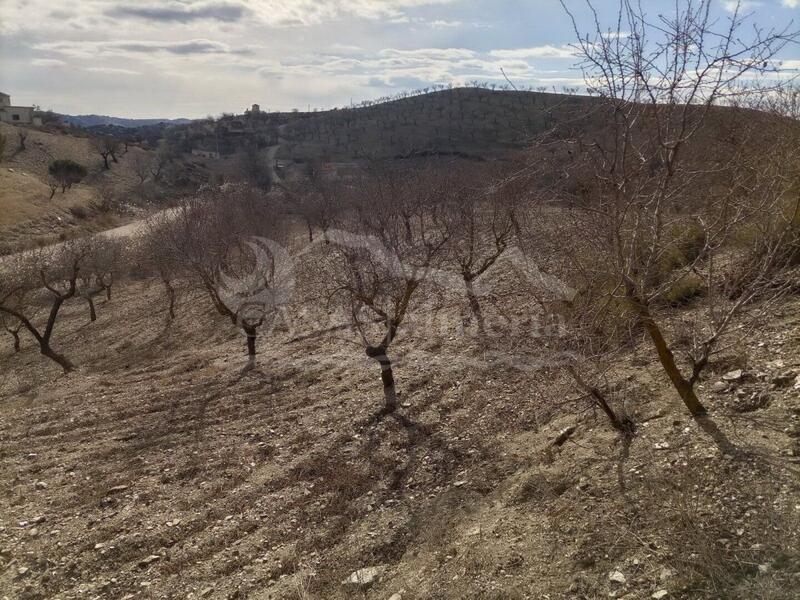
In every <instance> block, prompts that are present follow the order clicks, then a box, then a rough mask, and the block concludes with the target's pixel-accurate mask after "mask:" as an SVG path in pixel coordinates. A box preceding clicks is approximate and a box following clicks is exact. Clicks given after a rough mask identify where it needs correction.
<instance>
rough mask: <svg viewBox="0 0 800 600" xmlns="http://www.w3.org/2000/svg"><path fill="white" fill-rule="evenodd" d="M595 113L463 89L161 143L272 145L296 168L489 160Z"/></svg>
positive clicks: (557, 102) (541, 98)
mask: <svg viewBox="0 0 800 600" xmlns="http://www.w3.org/2000/svg"><path fill="white" fill-rule="evenodd" d="M596 106H598V103H597V102H596V100H594V99H592V98H588V97H585V96H569V95H563V94H545V93H538V92H510V91H490V90H485V89H472V88H463V89H452V90H444V91H437V92H432V93H428V94H422V95H418V96H410V97H407V98H403V99H398V100H393V101H391V102H385V103H382V104H376V105H367V106H359V107H353V108H344V109H336V110H328V111H322V112H313V113H307V112H298V113H247V114H245V115H234V116H225V117H223V118H221V119H219V120H218V121H216V122H211V121H196V122H193V123H190V124H188V125H184V126H176V127H173V128H170V130H169V131H168V132H167V134H166V135H167V138H168V139H169V140H171V143H172V144H173V145H174V146H175V147H178V148H180V149H181V150H182V151H183V152H191V151H192V150H205V151H209V150H211V151H217V152H220V153H221V154H223V155H226V154H234V153H236V152H239V151H242V150H243V149H247V150H248V151H252V149H253V148H261V149H263V148H265V147H269V146H275V145H279V146H280V150H279V151H278V155H277V156H278V158H279V159H282V160H296V161H305V160H312V159H318V160H324V161H326V162H330V161H348V160H354V159H393V158H407V157H412V156H430V155H458V156H463V157H471V158H491V157H498V156H503V155H505V154H506V153H508V152H509V151H512V150H519V149H522V148H525V147H526V146H527V144H528V143H529V142H530V140H531V138H532V137H533V136H535V135H537V134H540V133H542V132H543V131H546V130H548V129H549V128H551V127H554V126H555V125H556V124H557V123H560V124H565V123H569V122H570V121H572V120H574V119H578V118H582V117H587V116H589V115H590V114H591V111H592V110H594V108H595V107H596ZM593 122H595V123H600V124H602V120H593Z"/></svg>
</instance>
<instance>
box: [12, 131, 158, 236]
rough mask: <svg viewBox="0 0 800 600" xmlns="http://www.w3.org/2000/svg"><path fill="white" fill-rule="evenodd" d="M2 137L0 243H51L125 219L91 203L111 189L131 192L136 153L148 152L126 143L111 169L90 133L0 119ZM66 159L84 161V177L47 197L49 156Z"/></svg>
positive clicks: (126, 192) (94, 202) (123, 193)
mask: <svg viewBox="0 0 800 600" xmlns="http://www.w3.org/2000/svg"><path fill="white" fill-rule="evenodd" d="M18 130H23V131H25V132H26V133H27V135H28V138H27V140H26V142H25V145H26V149H25V150H23V151H18V150H17V144H18V135H17V132H18ZM0 134H2V135H4V136H5V137H6V140H7V141H6V150H5V155H4V157H2V160H0V248H4V249H6V251H10V250H13V249H14V248H15V247H18V246H31V245H36V244H49V243H53V242H54V241H56V240H58V239H59V238H63V237H65V236H75V235H82V234H85V233H87V232H94V231H101V230H104V229H108V228H110V227H113V226H115V225H116V224H119V223H120V222H123V221H124V220H125V218H124V217H123V216H120V215H111V214H108V213H103V212H99V211H97V210H94V209H93V208H92V206H93V204H96V203H97V201H98V200H99V199H100V197H101V190H102V189H103V188H109V189H112V190H114V193H115V194H116V195H117V196H118V197H120V198H122V199H123V201H124V198H125V197H126V195H130V194H132V193H133V192H134V191H135V188H136V185H137V183H138V181H139V180H138V179H137V177H136V175H135V172H134V170H133V163H134V161H135V157H136V156H139V155H146V154H147V151H146V150H143V149H141V148H136V147H130V148H129V150H128V152H127V153H125V154H121V155H118V160H119V162H118V163H116V164H112V168H111V169H110V170H109V171H105V170H104V169H103V168H102V164H103V163H102V158H101V157H100V155H99V154H97V153H95V152H94V151H92V149H91V141H90V138H88V137H84V136H81V135H78V134H77V133H76V134H75V135H73V134H71V133H63V132H59V131H56V130H53V131H45V130H42V129H38V128H33V127H21V126H20V127H17V126H13V125H8V124H6V123H0ZM61 158H68V159H70V160H74V161H76V162H78V163H80V164H82V165H84V166H85V167H86V168H87V170H88V171H89V174H88V176H87V177H86V178H85V179H84V181H83V182H81V183H80V184H77V185H74V186H73V187H72V188H71V189H68V190H66V192H64V193H62V192H61V191H60V190H59V191H57V192H56V194H55V195H54V196H53V198H52V199H50V188H49V187H48V185H47V180H48V173H47V169H48V167H49V165H50V163H51V162H52V161H53V160H56V159H61Z"/></svg>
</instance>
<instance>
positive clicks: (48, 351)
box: [39, 341, 75, 373]
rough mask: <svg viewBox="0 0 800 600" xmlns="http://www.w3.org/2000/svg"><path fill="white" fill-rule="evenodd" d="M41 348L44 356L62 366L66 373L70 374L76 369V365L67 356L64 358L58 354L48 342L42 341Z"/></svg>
mask: <svg viewBox="0 0 800 600" xmlns="http://www.w3.org/2000/svg"><path fill="white" fill-rule="evenodd" d="M39 348H40V351H41V353H42V355H44V356H46V357H47V358H49V359H50V360H52V361H55V362H56V363H58V364H59V365H60V366H61V368H62V369H64V373H69V372H70V371H72V370H74V369H75V365H73V364H72V363H71V362H70V361H69V359H68V358H67V357H66V356H63V355H61V354H59V353H58V352H56V351H55V350H53V349H52V348H51V347H50V344H49V343H48V342H46V341H41V342H40V343H39Z"/></svg>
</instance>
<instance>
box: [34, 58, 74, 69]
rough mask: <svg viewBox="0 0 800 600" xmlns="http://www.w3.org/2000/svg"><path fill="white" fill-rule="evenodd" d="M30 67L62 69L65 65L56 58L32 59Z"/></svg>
mask: <svg viewBox="0 0 800 600" xmlns="http://www.w3.org/2000/svg"><path fill="white" fill-rule="evenodd" d="M31 65H33V66H34V67H64V66H66V65H67V63H65V62H64V61H63V60H58V59H56V58H34V59H33V60H32V61H31Z"/></svg>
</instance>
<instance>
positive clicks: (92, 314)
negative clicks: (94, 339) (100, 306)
mask: <svg viewBox="0 0 800 600" xmlns="http://www.w3.org/2000/svg"><path fill="white" fill-rule="evenodd" d="M86 302H87V303H88V304H89V320H90V321H91V322H92V323H94V322H95V321H97V311H96V310H95V309H94V300H93V299H92V296H91V295H88V296H86Z"/></svg>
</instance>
